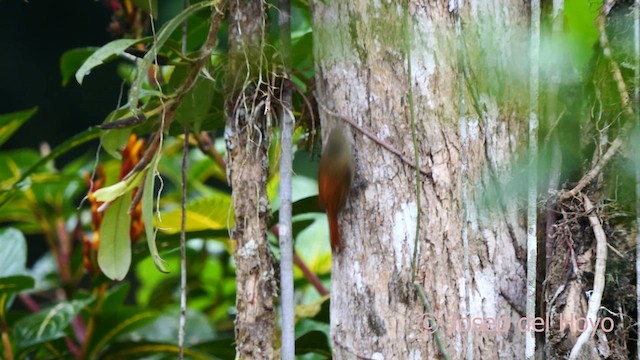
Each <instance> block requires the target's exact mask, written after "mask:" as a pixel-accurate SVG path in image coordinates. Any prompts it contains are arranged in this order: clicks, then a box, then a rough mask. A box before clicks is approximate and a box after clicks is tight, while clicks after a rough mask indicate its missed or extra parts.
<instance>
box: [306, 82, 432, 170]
mask: <svg viewBox="0 0 640 360" xmlns="http://www.w3.org/2000/svg"><path fill="white" fill-rule="evenodd" d="M316 99H317V100H318V105H320V107H321V108H322V110H323V111H324V112H326V113H327V114H329V115H331V116H333V117H336V118H338V119H341V120H344V121H345V122H347V123H348V124H349V125H351V126H352V127H353V128H354V129H356V130H358V131H359V132H361V133H362V134H363V135H365V136H366V137H368V138H369V139H371V140H373V142H375V143H376V144H378V145H380V146H382V147H383V148H385V149H386V150H387V151H389V152H390V153H392V154H394V155H396V156H397V157H399V158H400V160H402V162H404V163H405V164H407V165H409V166H411V168H413V169H415V168H416V165H415V164H416V162H415V161H413V160H411V159H409V158H408V157H406V156H404V155H402V153H401V152H400V151H399V150H397V149H395V148H393V147H392V146H391V145H389V144H387V143H386V142H384V141H382V140H380V139H379V138H378V137H377V136H375V135H374V134H373V133H372V132H371V131H369V130H367V129H365V128H363V127H362V126H360V125H358V124H356V123H355V121H353V120H351V119H348V118H346V117H344V116H342V115H340V114H338V113H336V112H334V111H331V110H330V109H329V108H327V107H326V106H325V105H324V104H323V103H322V101H320V99H319V97H318V96H317V95H316ZM419 170H420V173H421V174H422V175H424V176H427V177H431V169H428V170H424V169H419Z"/></svg>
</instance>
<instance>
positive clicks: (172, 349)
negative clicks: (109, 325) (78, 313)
mask: <svg viewBox="0 0 640 360" xmlns="http://www.w3.org/2000/svg"><path fill="white" fill-rule="evenodd" d="M179 351H180V348H179V347H178V345H173V344H166V343H158V342H151V341H127V342H117V343H114V344H111V345H110V346H109V349H108V350H107V351H106V352H105V353H104V354H103V355H102V356H101V357H100V358H101V359H105V360H120V359H140V358H145V357H144V355H147V356H151V355H156V354H171V355H175V357H176V358H177V356H178V353H179ZM184 355H185V356H188V357H189V358H190V359H201V360H211V355H209V354H206V353H203V352H200V351H195V350H191V349H189V348H185V349H184Z"/></svg>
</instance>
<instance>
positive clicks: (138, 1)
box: [131, 0, 158, 18]
mask: <svg viewBox="0 0 640 360" xmlns="http://www.w3.org/2000/svg"><path fill="white" fill-rule="evenodd" d="M131 2H132V3H134V4H135V5H136V6H137V7H139V8H140V9H142V10H144V11H146V12H148V13H150V14H151V15H153V17H154V18H157V17H158V0H131Z"/></svg>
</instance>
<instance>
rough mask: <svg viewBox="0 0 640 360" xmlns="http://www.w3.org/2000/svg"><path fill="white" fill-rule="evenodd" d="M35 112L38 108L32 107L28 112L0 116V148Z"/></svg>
mask: <svg viewBox="0 0 640 360" xmlns="http://www.w3.org/2000/svg"><path fill="white" fill-rule="evenodd" d="M37 111H38V108H37V107H34V108H31V109H29V110H23V111H18V112H14V113H10V114H3V115H0V146H2V144H4V143H5V142H6V141H7V140H9V138H10V137H11V135H13V133H14V132H16V130H18V129H19V128H20V126H22V124H24V123H25V122H26V121H27V120H29V119H30V118H31V117H32V116H33V115H34V114H35V113H36V112H37Z"/></svg>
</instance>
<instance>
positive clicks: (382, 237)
mask: <svg viewBox="0 0 640 360" xmlns="http://www.w3.org/2000/svg"><path fill="white" fill-rule="evenodd" d="M448 6H449V2H420V1H410V2H409V8H408V11H409V35H410V43H409V44H410V47H411V58H410V59H409V61H411V67H412V69H413V70H412V72H413V73H412V77H411V79H410V81H411V84H409V83H408V80H409V76H408V68H407V58H406V53H405V52H404V51H403V48H402V44H403V42H404V39H405V38H404V36H403V28H402V24H403V7H402V6H401V4H399V3H398V2H391V3H388V2H383V3H380V2H370V1H366V0H354V1H330V2H322V1H315V2H313V5H312V14H313V23H314V36H315V38H314V51H315V54H314V55H315V59H316V80H317V95H318V102H319V103H320V104H321V116H322V121H323V125H324V126H323V127H324V129H325V131H326V130H327V129H330V128H331V126H330V125H327V124H329V123H331V122H332V121H343V120H341V119H339V117H337V116H333V115H332V114H331V113H330V112H327V111H322V107H325V108H326V109H329V110H331V111H332V112H335V113H337V114H340V116H343V117H345V118H348V119H351V120H353V121H354V122H356V123H357V124H359V125H360V126H362V127H364V128H366V129H370V130H371V132H372V133H373V134H375V136H376V137H377V138H378V139H379V140H381V141H383V142H386V143H388V144H389V145H391V146H392V147H394V148H396V149H398V150H399V151H400V152H401V153H402V154H404V155H405V156H406V157H409V158H415V154H414V151H413V142H412V137H411V120H410V108H409V99H408V91H409V86H411V87H412V88H413V94H414V103H415V122H416V131H417V143H418V145H419V152H420V153H419V154H418V156H419V157H420V162H421V164H423V168H429V169H431V170H432V174H431V177H428V178H423V181H422V183H421V184H420V187H419V188H420V192H419V194H418V195H419V196H420V204H421V206H420V208H418V206H417V201H416V193H415V188H416V186H415V181H416V177H415V169H414V168H412V167H410V166H408V165H407V164H406V163H403V162H402V161H401V160H400V159H399V158H398V157H397V156H395V155H393V154H391V153H390V152H388V151H387V150H385V149H384V148H383V147H381V146H380V145H379V144H377V143H376V142H374V141H372V140H371V139H369V138H368V137H366V136H364V135H363V134H362V133H361V132H360V131H358V130H356V129H354V128H353V127H348V128H349V130H350V135H351V137H350V139H353V142H354V144H355V146H354V149H356V154H355V156H356V177H355V183H356V186H354V189H352V192H351V195H350V198H349V200H348V203H347V206H346V208H345V210H344V211H343V212H342V213H341V216H340V224H341V227H342V234H343V242H344V249H343V251H342V252H341V253H340V254H338V255H334V257H333V268H332V283H331V286H332V289H331V332H332V342H333V351H334V356H335V358H337V359H341V358H345V359H351V358H354V357H355V356H359V357H363V358H369V359H382V358H387V359H391V358H406V359H429V358H435V357H436V355H437V353H438V350H437V348H436V345H435V342H434V341H432V340H433V335H431V334H430V333H429V332H427V331H425V329H424V328H423V323H422V322H423V320H425V318H426V317H425V316H424V310H423V307H422V303H421V301H420V299H419V298H418V296H417V294H416V291H415V290H414V285H413V284H412V277H411V273H412V269H411V263H412V254H413V251H414V238H415V235H416V234H415V233H416V221H417V215H418V211H419V212H420V213H421V220H420V233H419V234H420V235H419V243H418V246H419V249H418V251H419V261H418V263H419V265H418V272H417V274H418V278H419V280H420V283H421V284H422V285H423V286H424V288H425V290H426V293H427V297H428V298H429V300H430V302H431V304H432V307H433V311H434V314H433V315H434V316H435V319H436V320H437V322H438V325H439V328H440V332H441V334H442V336H443V339H444V343H445V347H446V351H447V352H448V353H449V355H450V356H451V357H452V358H454V359H457V358H465V357H467V356H470V355H471V354H468V350H469V349H471V351H472V352H473V356H474V357H476V358H482V359H491V358H505V359H512V358H521V357H522V356H523V354H524V336H523V332H522V331H519V330H518V329H517V328H515V326H516V325H517V322H518V320H519V319H520V318H521V317H522V316H524V314H522V313H521V311H522V309H523V308H524V296H525V277H526V275H525V267H524V266H525V263H524V261H525V257H524V248H525V241H526V236H525V231H524V216H523V213H522V212H521V211H520V210H519V209H523V208H524V207H522V206H521V205H522V204H518V203H517V198H516V197H515V196H505V194H503V193H501V192H500V191H496V189H500V188H501V187H504V185H505V184H504V183H505V181H504V179H508V177H506V176H505V175H504V174H507V173H508V171H510V169H511V167H512V166H513V164H514V163H515V162H516V161H518V160H520V159H518V157H517V155H514V154H517V153H522V151H520V150H523V149H524V148H523V147H524V146H525V145H526V137H525V135H526V119H527V113H526V111H524V110H523V109H526V106H527V104H526V103H522V100H521V99H527V96H523V95H526V89H527V88H526V86H523V84H526V82H523V79H522V78H519V77H518V76H519V74H524V76H526V74H527V71H528V70H527V69H528V67H527V62H526V58H524V59H523V58H518V56H526V54H527V53H528V51H527V49H528V47H527V46H528V45H527V39H528V36H527V30H528V28H527V27H526V26H528V25H527V24H528V17H529V15H528V10H527V8H526V6H525V3H524V2H512V1H497V0H496V1H485V0H478V1H470V2H465V7H463V8H462V9H461V10H460V11H461V14H460V15H461V17H462V23H463V24H468V25H469V27H472V29H465V31H464V36H465V40H466V43H467V47H468V51H469V55H470V56H469V58H470V59H472V60H471V64H469V65H468V66H473V68H471V69H469V70H470V71H471V72H472V73H474V74H480V75H481V79H479V80H478V81H477V84H473V85H471V86H474V87H475V88H474V89H473V91H475V92H476V93H479V97H478V98H477V99H476V100H477V102H473V101H471V98H472V97H471V96H470V95H471V91H470V89H469V84H468V83H467V86H466V91H465V97H466V99H467V107H468V110H469V111H468V114H467V115H468V117H467V120H468V122H469V139H468V141H469V143H468V149H467V154H468V159H467V161H468V166H469V168H468V172H469V181H470V186H469V192H470V194H469V197H468V198H469V204H467V205H468V223H467V224H464V223H463V216H462V214H463V212H462V210H463V206H465V204H463V203H462V197H461V184H462V180H463V179H462V176H461V175H462V173H461V154H462V149H463V146H464V144H463V143H462V141H461V137H460V136H459V134H460V133H459V126H458V117H459V115H458V113H459V106H460V101H459V96H460V94H459V91H458V86H457V84H458V80H459V78H458V77H459V76H462V74H463V71H464V70H463V69H461V68H458V66H457V65H456V48H455V44H456V36H455V30H454V29H455V27H454V14H453V12H451V11H450V10H453V9H449V8H448ZM476 44H478V45H476ZM480 44H482V46H484V48H483V49H481V48H480V47H479V46H481V45H480ZM487 44H493V45H492V46H493V48H486V46H487ZM505 74H509V75H514V74H515V75H516V76H514V77H512V79H511V82H507V81H504V80H505ZM524 79H526V77H525V78H524ZM474 109H480V111H478V110H476V111H473V110H474ZM325 135H326V132H325ZM491 204H493V205H495V206H490V205H491ZM465 225H466V226H468V231H469V249H468V251H469V271H470V276H469V277H468V278H467V279H465V276H464V273H465V271H464V270H465V269H464V267H465V266H464V261H463V259H464V248H463V242H462V237H461V234H462V229H463V226H465ZM467 282H468V283H469V289H470V291H469V290H467V286H466V285H465V284H466V283H467ZM467 296H469V297H470V298H469V302H467V300H466V298H467ZM467 314H469V315H471V317H481V318H488V317H493V318H497V317H506V318H508V319H509V321H510V324H511V328H510V329H509V331H507V332H506V333H504V334H495V333H492V332H488V331H479V332H475V333H468V332H465V331H464V329H461V328H460V326H461V325H460V324H459V323H457V324H458V328H456V327H455V326H456V323H455V321H454V320H456V319H460V318H462V317H464V316H466V315H467ZM469 336H472V338H471V339H470V340H469Z"/></svg>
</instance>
